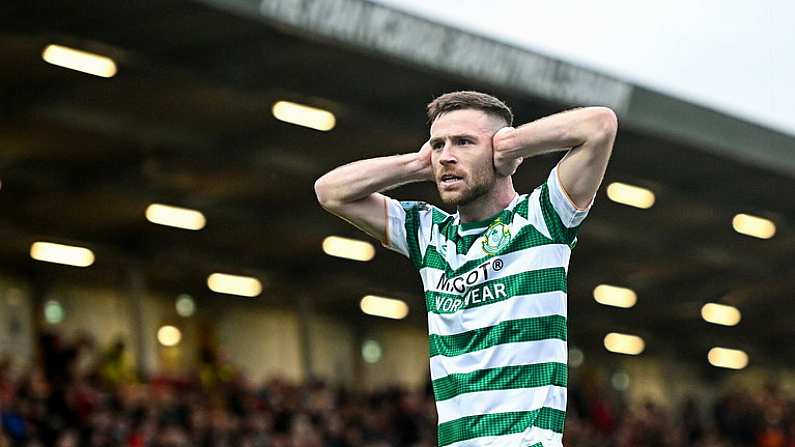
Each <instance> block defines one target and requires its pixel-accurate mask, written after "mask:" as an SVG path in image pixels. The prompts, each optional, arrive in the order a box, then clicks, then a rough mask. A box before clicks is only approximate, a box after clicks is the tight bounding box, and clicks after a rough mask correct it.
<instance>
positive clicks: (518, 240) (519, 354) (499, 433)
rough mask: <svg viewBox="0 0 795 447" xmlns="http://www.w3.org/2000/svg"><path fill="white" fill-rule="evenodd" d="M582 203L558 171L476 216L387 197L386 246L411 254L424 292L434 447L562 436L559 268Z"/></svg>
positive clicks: (529, 442)
mask: <svg viewBox="0 0 795 447" xmlns="http://www.w3.org/2000/svg"><path fill="white" fill-rule="evenodd" d="M588 209H590V206H589V207H588ZM588 209H586V210H578V209H577V208H576V207H575V206H574V205H573V204H572V203H571V200H570V199H569V198H568V196H567V195H566V193H565V192H564V191H563V188H562V187H561V185H560V181H559V179H558V177H557V168H554V169H553V170H552V171H551V172H550V175H549V177H548V178H547V180H546V182H545V183H544V184H542V185H541V186H539V187H537V188H536V189H535V190H534V191H533V192H532V193H531V194H529V195H527V194H525V195H520V196H517V197H516V198H515V199H514V200H513V201H512V202H511V203H510V205H508V207H507V208H505V209H504V210H503V211H501V212H500V213H499V214H498V215H496V216H494V217H492V218H491V219H488V220H484V221H481V222H466V223H461V222H460V221H459V217H458V213H456V214H452V215H451V214H448V213H446V212H444V211H443V210H441V209H439V208H436V207H434V206H431V205H428V204H425V203H422V202H398V201H397V200H391V199H390V200H389V201H388V203H387V214H388V225H387V227H388V229H387V237H388V240H387V241H386V243H385V245H386V246H387V247H388V248H390V249H392V250H395V251H397V252H399V253H402V254H403V255H405V256H407V257H409V258H410V259H411V261H412V263H413V264H414V267H415V268H416V269H417V270H418V271H419V272H420V275H421V276H422V282H423V287H424V290H425V302H426V307H427V311H428V332H429V350H430V371H431V380H432V383H433V390H434V394H435V398H436V409H437V413H438V416H439V427H438V429H439V445H440V446H451V447H475V446H478V447H481V446H495V447H496V446H500V447H513V446H516V447H553V446H561V445H562V442H561V440H562V437H563V422H564V418H565V415H566V384H567V378H568V370H567V356H568V350H567V347H566V333H567V332H566V274H567V271H568V265H569V257H570V255H571V250H572V249H573V248H574V245H575V244H576V235H577V232H578V229H579V226H580V224H581V223H582V221H583V220H584V219H585V217H586V215H587V214H588Z"/></svg>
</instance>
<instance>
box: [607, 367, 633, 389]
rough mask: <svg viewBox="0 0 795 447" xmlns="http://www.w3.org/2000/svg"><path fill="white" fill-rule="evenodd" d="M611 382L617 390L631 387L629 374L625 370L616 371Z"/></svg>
mask: <svg viewBox="0 0 795 447" xmlns="http://www.w3.org/2000/svg"><path fill="white" fill-rule="evenodd" d="M610 384H611V385H613V389H615V390H616V391H626V390H627V389H629V374H627V373H626V372H624V371H616V372H614V373H613V375H612V376H611V377H610Z"/></svg>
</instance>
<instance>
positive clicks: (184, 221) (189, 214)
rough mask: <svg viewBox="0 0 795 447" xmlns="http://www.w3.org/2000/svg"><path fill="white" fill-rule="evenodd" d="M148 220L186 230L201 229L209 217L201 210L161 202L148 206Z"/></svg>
mask: <svg viewBox="0 0 795 447" xmlns="http://www.w3.org/2000/svg"><path fill="white" fill-rule="evenodd" d="M146 220H148V221H149V222H152V223H154V224H158V225H166V226H169V227H176V228H182V229H185V230H201V229H202V228H204V225H206V223H207V219H205V218H204V214H202V213H201V212H200V211H196V210H192V209H188V208H180V207H176V206H171V205H163V204H160V203H153V204H151V205H149V206H148V207H146Z"/></svg>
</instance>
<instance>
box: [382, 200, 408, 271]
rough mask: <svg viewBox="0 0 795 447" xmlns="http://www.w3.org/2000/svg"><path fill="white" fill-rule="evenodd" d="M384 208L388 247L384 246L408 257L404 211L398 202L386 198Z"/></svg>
mask: <svg viewBox="0 0 795 447" xmlns="http://www.w3.org/2000/svg"><path fill="white" fill-rule="evenodd" d="M386 207H387V208H386V210H387V220H386V231H387V239H388V240H387V242H389V245H384V246H385V247H386V248H388V249H390V250H394V251H396V252H398V253H400V254H402V255H403V256H406V257H409V246H408V241H407V240H406V210H404V209H403V206H402V205H400V202H398V201H397V200H395V199H390V198H388V197H387V198H386Z"/></svg>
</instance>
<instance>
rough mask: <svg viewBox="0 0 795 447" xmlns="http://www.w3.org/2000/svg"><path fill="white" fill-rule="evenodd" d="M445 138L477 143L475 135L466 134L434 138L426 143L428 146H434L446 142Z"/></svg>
mask: <svg viewBox="0 0 795 447" xmlns="http://www.w3.org/2000/svg"><path fill="white" fill-rule="evenodd" d="M447 138H450V139H456V138H468V139H470V140H473V141H477V140H478V137H477V135H474V134H468V133H461V134H453V135H446V136H443V137H434V138H431V139H430V140H429V141H428V144H430V145H431V146H433V145H434V144H436V143H439V142H442V141H444V140H446V139H447Z"/></svg>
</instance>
